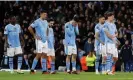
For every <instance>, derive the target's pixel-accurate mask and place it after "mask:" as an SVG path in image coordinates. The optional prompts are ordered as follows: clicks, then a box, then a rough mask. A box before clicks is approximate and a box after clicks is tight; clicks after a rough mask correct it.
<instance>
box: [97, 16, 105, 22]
mask: <svg viewBox="0 0 133 80" xmlns="http://www.w3.org/2000/svg"><path fill="white" fill-rule="evenodd" d="M98 20H99V23H101V24H104V22H105V17H104V16H99V18H98Z"/></svg>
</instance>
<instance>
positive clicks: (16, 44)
mask: <svg viewBox="0 0 133 80" xmlns="http://www.w3.org/2000/svg"><path fill="white" fill-rule="evenodd" d="M4 34H5V48H7V56H9V68H10V71H11V73H14V71H13V57H14V56H15V55H17V56H18V69H17V73H19V74H23V72H22V71H21V70H20V69H21V66H22V60H23V58H22V48H21V45H24V40H23V37H22V35H21V27H20V25H19V24H17V23H16V17H15V16H11V17H10V24H8V25H6V27H5V31H4ZM20 39H21V42H20Z"/></svg>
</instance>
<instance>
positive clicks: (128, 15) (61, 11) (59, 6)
mask: <svg viewBox="0 0 133 80" xmlns="http://www.w3.org/2000/svg"><path fill="white" fill-rule="evenodd" d="M0 10H1V12H0V54H3V53H4V48H3V46H4V38H3V31H4V27H5V25H7V24H8V23H9V15H10V14H13V15H15V16H16V17H17V22H18V23H19V24H20V25H21V28H22V32H23V35H24V39H25V43H26V46H25V52H28V53H33V51H34V49H35V44H34V39H33V38H32V36H31V34H30V33H29V31H28V26H29V25H30V24H31V23H32V22H33V20H35V19H37V18H38V17H39V12H40V10H47V11H48V17H49V18H54V19H55V24H54V27H53V29H54V35H55V51H56V54H55V55H56V62H57V63H59V64H56V66H57V67H58V66H65V53H64V48H63V47H64V46H63V39H64V24H65V23H66V22H67V21H69V20H71V19H72V18H73V15H74V14H78V15H79V16H80V21H79V32H80V35H79V36H77V39H76V43H77V46H78V57H77V58H78V59H80V58H81V57H82V56H83V54H89V52H90V51H93V50H94V34H95V33H94V27H95V25H96V23H97V18H98V16H99V15H104V13H105V12H106V11H113V12H114V13H115V24H116V26H117V30H118V33H119V35H118V39H119V40H120V42H121V45H120V46H119V50H120V51H119V52H121V49H122V46H124V45H125V41H128V45H129V46H130V47H131V49H133V6H132V2H127V1H122V2H117V1H114V2H113V1H108V2H107V1H106V2H101V1H94V2H90V1H89V2H88V1H83V2H77V1H75V2H72V1H71V2H69V1H59V2H56V1H43V2H40V1H37V2H35V1H30V2H28V1H25V2H21V1H20V2H18V1H17V2H11V1H10V2H9V1H4V2H0ZM131 36H132V37H131ZM124 49H125V48H124ZM121 53H122V55H120V59H119V60H121V59H125V57H126V55H127V53H128V52H127V53H123V52H121ZM129 54H130V53H129ZM131 54H132V52H131ZM132 56H133V55H131V56H127V57H126V58H127V59H128V57H132ZM123 57H124V58H123ZM78 59H77V60H78ZM131 60H132V58H131ZM131 60H130V61H131ZM77 62H79V61H77ZM132 62H133V60H132ZM79 64H80V62H79ZM118 65H119V64H118Z"/></svg>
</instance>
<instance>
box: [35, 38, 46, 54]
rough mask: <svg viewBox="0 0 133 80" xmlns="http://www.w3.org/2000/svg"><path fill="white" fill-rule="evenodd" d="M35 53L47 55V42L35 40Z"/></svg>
mask: <svg viewBox="0 0 133 80" xmlns="http://www.w3.org/2000/svg"><path fill="white" fill-rule="evenodd" d="M36 53H46V54H47V53H48V42H47V41H46V42H45V43H43V42H42V41H41V40H37V39H36Z"/></svg>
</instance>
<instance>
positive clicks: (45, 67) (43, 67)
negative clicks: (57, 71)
mask: <svg viewBox="0 0 133 80" xmlns="http://www.w3.org/2000/svg"><path fill="white" fill-rule="evenodd" d="M42 71H47V61H46V59H44V58H43V59H42Z"/></svg>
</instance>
